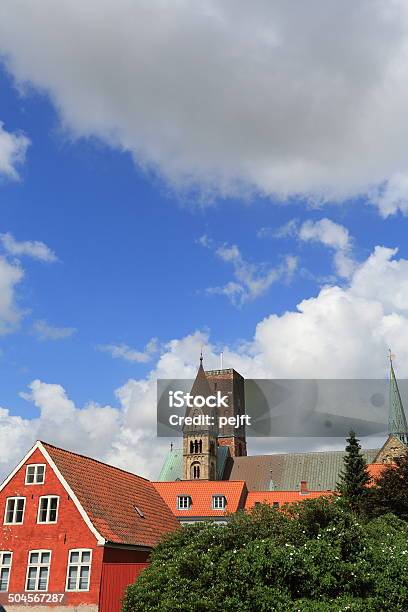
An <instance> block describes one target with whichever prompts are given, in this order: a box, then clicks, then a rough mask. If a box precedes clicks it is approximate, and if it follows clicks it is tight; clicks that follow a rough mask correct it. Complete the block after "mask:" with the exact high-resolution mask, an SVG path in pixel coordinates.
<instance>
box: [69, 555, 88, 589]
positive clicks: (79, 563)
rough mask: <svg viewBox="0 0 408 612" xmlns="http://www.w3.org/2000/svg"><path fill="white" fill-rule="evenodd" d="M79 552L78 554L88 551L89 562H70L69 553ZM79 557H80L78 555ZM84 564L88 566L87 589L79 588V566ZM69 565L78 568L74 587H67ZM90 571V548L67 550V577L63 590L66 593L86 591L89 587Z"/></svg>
mask: <svg viewBox="0 0 408 612" xmlns="http://www.w3.org/2000/svg"><path fill="white" fill-rule="evenodd" d="M76 552H77V553H79V554H80V555H81V554H82V553H83V552H89V553H90V559H89V562H87V563H82V561H79V562H78V563H71V562H70V559H71V553H76ZM80 558H81V557H80ZM84 566H88V567H89V576H88V588H87V589H80V588H79V581H80V577H81V568H82V567H84ZM71 567H77V568H78V572H77V577H76V587H77V588H75V589H69V588H68V578H69V569H70V568H71ZM91 571H92V549H91V548H72V549H71V550H69V551H68V563H67V578H66V581H65V590H66V592H67V593H87V592H88V591H89V589H90V587H91Z"/></svg>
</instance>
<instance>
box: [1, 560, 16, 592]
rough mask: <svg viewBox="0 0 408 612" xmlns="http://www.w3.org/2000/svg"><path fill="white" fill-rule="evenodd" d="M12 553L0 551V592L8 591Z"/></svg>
mask: <svg viewBox="0 0 408 612" xmlns="http://www.w3.org/2000/svg"><path fill="white" fill-rule="evenodd" d="M12 557H13V553H11V552H8V551H2V550H1V551H0V592H1V591H8V588H9V582H10V572H11V561H12Z"/></svg>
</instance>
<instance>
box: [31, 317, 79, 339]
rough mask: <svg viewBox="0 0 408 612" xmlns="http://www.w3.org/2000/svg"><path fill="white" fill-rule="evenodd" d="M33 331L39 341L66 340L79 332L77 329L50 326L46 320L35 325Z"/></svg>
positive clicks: (35, 322) (40, 320)
mask: <svg viewBox="0 0 408 612" xmlns="http://www.w3.org/2000/svg"><path fill="white" fill-rule="evenodd" d="M33 331H34V333H35V334H36V335H37V337H38V338H39V340H64V339H65V338H69V337H70V336H72V335H73V334H74V333H75V332H76V331H77V330H76V329H75V327H55V326H52V325H49V324H48V323H47V321H45V320H44V319H39V320H38V321H34V323H33Z"/></svg>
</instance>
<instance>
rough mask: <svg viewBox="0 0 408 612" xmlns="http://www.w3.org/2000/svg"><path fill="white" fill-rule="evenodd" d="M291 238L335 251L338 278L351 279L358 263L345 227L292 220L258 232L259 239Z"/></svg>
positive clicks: (336, 224)
mask: <svg viewBox="0 0 408 612" xmlns="http://www.w3.org/2000/svg"><path fill="white" fill-rule="evenodd" d="M270 236H271V237H273V238H291V237H296V238H298V239H299V240H301V241H303V242H317V243H320V244H323V245H324V246H327V247H328V248H331V249H333V250H334V256H333V264H334V268H335V271H336V273H337V275H338V276H340V277H342V278H350V277H351V275H352V273H353V271H354V270H355V268H356V266H357V263H356V262H355V260H354V259H353V256H352V239H351V237H350V234H349V231H348V229H347V228H346V227H344V225H340V224H339V223H335V222H334V221H331V220H330V219H327V218H323V219H320V220H319V221H311V220H307V221H304V222H303V223H300V221H299V220H298V219H291V220H290V221H288V222H287V223H285V224H284V225H282V226H281V227H278V228H277V229H273V228H272V227H264V228H262V229H261V230H260V231H259V232H258V238H266V237H270Z"/></svg>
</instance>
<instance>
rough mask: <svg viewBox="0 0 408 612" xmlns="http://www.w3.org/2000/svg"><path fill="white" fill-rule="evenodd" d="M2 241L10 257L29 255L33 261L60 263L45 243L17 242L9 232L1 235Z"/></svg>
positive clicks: (0, 239)
mask: <svg viewBox="0 0 408 612" xmlns="http://www.w3.org/2000/svg"><path fill="white" fill-rule="evenodd" d="M0 241H1V243H2V245H3V248H4V249H5V250H6V251H7V253H10V255H16V256H21V255H27V256H28V257H32V258H33V259H39V260H40V261H46V262H55V261H58V258H57V256H56V255H55V253H54V252H53V251H52V250H51V249H50V248H49V247H48V246H47V245H46V244H44V242H39V241H37V240H25V241H22V242H19V241H18V240H15V238H14V236H13V235H12V234H10V232H7V233H6V234H0Z"/></svg>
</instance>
